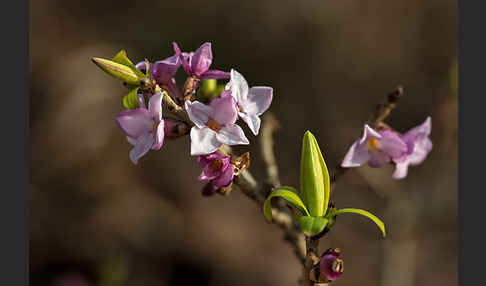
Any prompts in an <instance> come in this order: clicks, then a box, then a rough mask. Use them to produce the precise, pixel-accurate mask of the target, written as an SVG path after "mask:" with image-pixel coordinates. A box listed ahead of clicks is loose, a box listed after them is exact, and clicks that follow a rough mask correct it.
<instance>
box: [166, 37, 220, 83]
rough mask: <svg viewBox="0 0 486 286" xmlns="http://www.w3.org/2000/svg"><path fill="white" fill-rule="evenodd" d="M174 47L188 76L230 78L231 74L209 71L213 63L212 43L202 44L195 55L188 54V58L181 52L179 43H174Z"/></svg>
mask: <svg viewBox="0 0 486 286" xmlns="http://www.w3.org/2000/svg"><path fill="white" fill-rule="evenodd" d="M173 46H174V52H175V53H176V55H177V56H179V59H180V61H181V64H182V67H183V68H184V71H185V72H186V73H187V75H189V76H194V77H196V78H198V79H210V78H213V79H223V78H228V77H229V73H227V72H224V71H220V70H209V67H210V66H211V63H212V62H213V53H212V51H211V43H204V44H202V45H201V46H200V47H199V48H198V49H197V50H196V51H195V52H194V53H187V54H186V56H184V53H182V52H181V49H179V46H178V45H177V43H173ZM188 60H189V61H188Z"/></svg>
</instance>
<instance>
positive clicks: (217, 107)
mask: <svg viewBox="0 0 486 286" xmlns="http://www.w3.org/2000/svg"><path fill="white" fill-rule="evenodd" d="M209 106H210V107H211V114H210V115H209V116H210V117H211V119H213V120H214V121H216V122H217V123H219V124H221V125H226V124H231V123H235V122H236V119H237V118H238V109H237V107H236V102H235V100H234V98H233V97H231V96H228V97H223V98H221V97H219V98H215V99H213V100H211V103H210V104H209Z"/></svg>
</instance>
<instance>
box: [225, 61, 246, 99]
mask: <svg viewBox="0 0 486 286" xmlns="http://www.w3.org/2000/svg"><path fill="white" fill-rule="evenodd" d="M226 89H229V90H231V95H232V96H233V97H234V98H235V99H236V101H237V102H240V101H242V100H244V99H246V98H247V96H248V89H249V88H248V83H247V82H246V80H245V78H244V77H243V76H242V75H241V74H240V73H239V72H237V71H236V70H235V69H231V79H230V81H229V82H228V84H226Z"/></svg>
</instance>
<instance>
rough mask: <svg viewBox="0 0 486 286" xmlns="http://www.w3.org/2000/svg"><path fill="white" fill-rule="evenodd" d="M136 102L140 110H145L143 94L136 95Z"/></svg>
mask: <svg viewBox="0 0 486 286" xmlns="http://www.w3.org/2000/svg"><path fill="white" fill-rule="evenodd" d="M137 102H138V106H140V107H141V108H147V106H145V96H144V95H143V94H141V93H137Z"/></svg>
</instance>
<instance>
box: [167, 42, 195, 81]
mask: <svg viewBox="0 0 486 286" xmlns="http://www.w3.org/2000/svg"><path fill="white" fill-rule="evenodd" d="M172 46H173V47H174V52H175V54H176V55H177V56H178V57H179V59H180V61H181V65H182V68H184V71H185V72H186V73H187V74H188V75H190V74H191V67H190V66H189V63H188V62H187V60H186V58H185V57H184V54H183V53H182V52H181V49H179V46H178V45H177V43H176V42H173V43H172Z"/></svg>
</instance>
